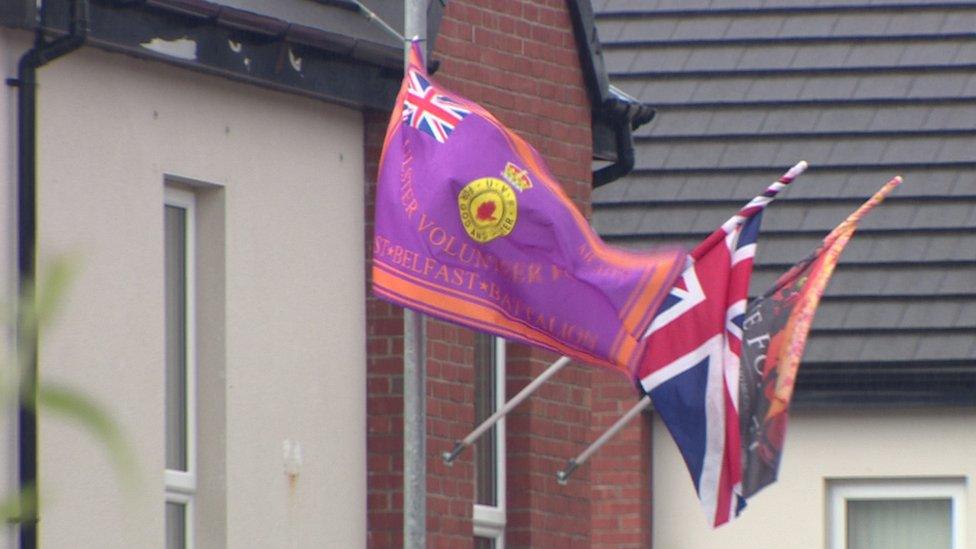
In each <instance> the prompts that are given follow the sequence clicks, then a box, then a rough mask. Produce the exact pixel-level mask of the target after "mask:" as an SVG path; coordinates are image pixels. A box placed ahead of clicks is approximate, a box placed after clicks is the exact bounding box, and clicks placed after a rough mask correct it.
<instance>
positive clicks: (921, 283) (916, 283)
mask: <svg viewBox="0 0 976 549" xmlns="http://www.w3.org/2000/svg"><path fill="white" fill-rule="evenodd" d="M944 278H945V273H944V272H942V271H941V270H938V269H924V270H923V269H904V270H895V269H888V273H887V277H886V280H885V281H884V283H883V284H879V286H878V288H877V290H878V292H879V293H884V294H901V295H925V294H937V293H939V292H940V290H941V288H942V280H943V279H944ZM865 279H866V280H865V282H866V283H870V280H869V279H867V277H865Z"/></svg>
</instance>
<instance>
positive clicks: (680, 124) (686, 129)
mask: <svg viewBox="0 0 976 549" xmlns="http://www.w3.org/2000/svg"><path fill="white" fill-rule="evenodd" d="M717 114H718V113H713V112H712V111H667V110H664V111H661V112H659V113H658V114H657V116H655V117H654V120H653V121H652V122H651V123H650V124H647V125H646V126H645V127H647V128H648V129H647V130H644V128H640V129H638V130H637V131H636V132H634V133H635V134H636V135H687V134H705V133H708V127H709V125H710V124H711V121H712V118H713V117H714V116H716V115H717Z"/></svg>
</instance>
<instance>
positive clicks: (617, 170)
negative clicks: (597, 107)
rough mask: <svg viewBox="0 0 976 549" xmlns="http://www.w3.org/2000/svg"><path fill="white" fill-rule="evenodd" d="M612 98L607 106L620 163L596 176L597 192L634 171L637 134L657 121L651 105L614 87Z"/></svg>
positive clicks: (594, 180) (595, 185)
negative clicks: (639, 130)
mask: <svg viewBox="0 0 976 549" xmlns="http://www.w3.org/2000/svg"><path fill="white" fill-rule="evenodd" d="M610 88H611V89H610V93H611V95H612V97H611V98H609V99H607V100H606V101H605V102H604V109H605V111H604V112H607V113H609V115H610V118H611V119H612V120H613V130H614V134H615V136H616V141H617V161H616V162H614V163H613V164H610V165H609V166H604V167H602V168H600V169H598V170H596V171H594V172H593V188H594V189H595V188H597V187H600V186H602V185H606V184H607V183H611V182H613V181H616V180H617V179H620V178H621V177H623V176H625V175H627V174H629V173H630V172H631V170H633V169H634V134H633V131H634V130H636V129H637V128H639V127H641V126H643V125H644V124H646V123H648V122H650V121H651V120H652V119H653V118H654V110H653V109H651V108H650V107H649V106H648V105H645V104H643V103H640V102H638V101H637V100H636V99H633V98H631V97H618V95H620V96H622V95H623V94H622V92H620V91H619V90H616V89H614V88H613V86H611V87H610Z"/></svg>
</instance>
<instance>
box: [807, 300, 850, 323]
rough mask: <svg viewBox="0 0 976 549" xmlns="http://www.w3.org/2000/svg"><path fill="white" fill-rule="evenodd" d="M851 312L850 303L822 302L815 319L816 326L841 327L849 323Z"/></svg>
mask: <svg viewBox="0 0 976 549" xmlns="http://www.w3.org/2000/svg"><path fill="white" fill-rule="evenodd" d="M850 312H851V305H850V304H849V303H824V302H821V303H820V307H818V308H817V310H816V316H815V317H814V319H813V326H814V327H815V328H817V327H821V328H839V327H841V326H846V325H847V317H848V315H849V313H850Z"/></svg>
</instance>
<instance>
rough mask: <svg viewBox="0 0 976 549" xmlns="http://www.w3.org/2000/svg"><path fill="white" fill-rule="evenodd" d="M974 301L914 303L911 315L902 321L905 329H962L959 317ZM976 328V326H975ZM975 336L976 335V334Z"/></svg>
mask: <svg viewBox="0 0 976 549" xmlns="http://www.w3.org/2000/svg"><path fill="white" fill-rule="evenodd" d="M972 303H973V302H972V301H968V302H961V301H934V300H932V301H925V302H920V303H912V304H911V308H910V310H909V314H908V315H906V316H905V318H903V319H902V321H901V323H900V325H901V327H903V328H961V327H964V326H963V325H962V324H960V323H959V317H960V315H961V314H962V310H963V306H964V305H972ZM973 326H974V328H976V325H973ZM973 335H976V333H974V334H973Z"/></svg>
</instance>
